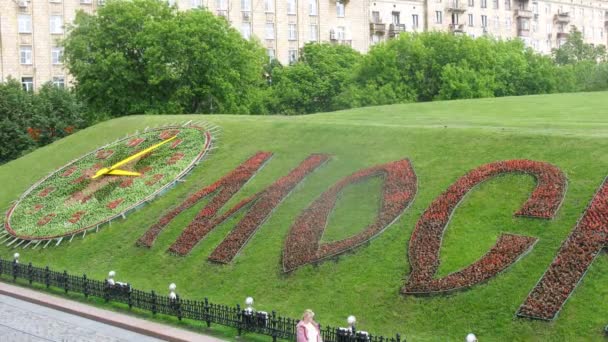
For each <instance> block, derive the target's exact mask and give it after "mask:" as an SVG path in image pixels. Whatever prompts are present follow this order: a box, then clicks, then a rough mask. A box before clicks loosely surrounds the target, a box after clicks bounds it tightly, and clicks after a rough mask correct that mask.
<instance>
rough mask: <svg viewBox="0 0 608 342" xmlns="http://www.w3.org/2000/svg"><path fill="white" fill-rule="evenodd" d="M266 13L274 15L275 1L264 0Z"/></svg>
mask: <svg viewBox="0 0 608 342" xmlns="http://www.w3.org/2000/svg"><path fill="white" fill-rule="evenodd" d="M264 11H265V12H266V13H274V0H264ZM273 51H274V50H273Z"/></svg>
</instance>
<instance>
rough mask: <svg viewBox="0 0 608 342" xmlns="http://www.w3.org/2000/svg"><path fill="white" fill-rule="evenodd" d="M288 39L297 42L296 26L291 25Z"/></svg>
mask: <svg viewBox="0 0 608 342" xmlns="http://www.w3.org/2000/svg"><path fill="white" fill-rule="evenodd" d="M287 39H289V40H296V24H289V31H288V35H287Z"/></svg>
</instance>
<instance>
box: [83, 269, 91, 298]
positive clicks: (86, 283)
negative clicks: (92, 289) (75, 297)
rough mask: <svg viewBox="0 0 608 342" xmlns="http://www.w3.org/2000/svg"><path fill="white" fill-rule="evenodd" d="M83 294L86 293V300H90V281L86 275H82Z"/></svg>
mask: <svg viewBox="0 0 608 342" xmlns="http://www.w3.org/2000/svg"><path fill="white" fill-rule="evenodd" d="M82 293H84V298H89V280H88V279H87V275H86V274H83V275H82Z"/></svg>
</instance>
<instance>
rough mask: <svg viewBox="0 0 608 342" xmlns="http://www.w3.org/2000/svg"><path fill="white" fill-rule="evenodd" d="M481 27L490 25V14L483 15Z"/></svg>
mask: <svg viewBox="0 0 608 342" xmlns="http://www.w3.org/2000/svg"><path fill="white" fill-rule="evenodd" d="M481 27H483V28H486V27H488V16H487V15H482V16H481Z"/></svg>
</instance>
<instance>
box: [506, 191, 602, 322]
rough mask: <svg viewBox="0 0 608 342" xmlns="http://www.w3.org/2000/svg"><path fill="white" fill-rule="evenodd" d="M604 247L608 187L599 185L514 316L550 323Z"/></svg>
mask: <svg viewBox="0 0 608 342" xmlns="http://www.w3.org/2000/svg"><path fill="white" fill-rule="evenodd" d="M606 246H608V183H607V181H606V180H604V182H603V183H602V185H601V187H600V189H599V190H598V191H597V193H596V194H595V196H594V197H593V199H592V200H591V203H590V204H589V205H588V206H587V208H586V210H585V213H584V214H583V216H582V217H581V218H580V220H579V221H578V223H577V224H576V227H575V228H574V230H573V231H572V233H570V235H569V236H568V238H567V239H566V241H564V243H563V244H562V246H561V248H560V250H559V252H558V254H557V256H556V257H555V259H554V260H553V262H552V263H551V266H549V268H548V269H547V271H546V272H545V274H544V275H543V277H542V278H541V280H540V281H539V282H538V284H536V286H535V287H534V289H533V290H532V291H531V292H530V294H529V295H528V297H527V298H526V301H525V302H524V303H523V304H522V305H521V307H520V308H519V310H518V312H517V315H518V316H521V317H530V318H536V319H544V320H552V319H554V318H555V317H557V314H558V313H559V311H560V310H561V308H562V306H563V305H564V303H565V302H566V300H567V299H568V297H569V296H570V295H571V294H572V292H573V291H574V289H575V288H576V286H577V285H578V283H579V282H580V281H581V279H583V277H584V276H585V272H587V269H589V266H591V264H592V263H593V260H594V259H595V257H596V256H597V255H598V254H599V252H600V251H601V250H602V248H605V247H606Z"/></svg>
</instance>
